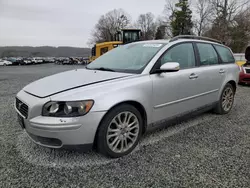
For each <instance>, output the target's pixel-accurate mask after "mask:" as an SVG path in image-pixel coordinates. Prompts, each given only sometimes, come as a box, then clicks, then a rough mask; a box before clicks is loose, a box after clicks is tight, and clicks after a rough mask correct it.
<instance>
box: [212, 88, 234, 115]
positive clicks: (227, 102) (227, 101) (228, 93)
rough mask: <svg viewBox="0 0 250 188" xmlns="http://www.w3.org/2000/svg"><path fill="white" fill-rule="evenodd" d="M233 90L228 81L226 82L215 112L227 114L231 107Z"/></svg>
mask: <svg viewBox="0 0 250 188" xmlns="http://www.w3.org/2000/svg"><path fill="white" fill-rule="evenodd" d="M234 95H235V90H234V88H233V86H232V85H231V84H230V83H227V84H226V86H225V87H224V89H223V91H222V94H221V96H220V101H219V102H218V104H217V106H216V108H215V112H216V113H217V114H227V113H229V112H230V110H231V109H232V107H233V103H234Z"/></svg>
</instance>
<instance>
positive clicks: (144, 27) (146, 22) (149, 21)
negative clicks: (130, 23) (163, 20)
mask: <svg viewBox="0 0 250 188" xmlns="http://www.w3.org/2000/svg"><path fill="white" fill-rule="evenodd" d="M136 26H137V27H138V28H139V29H141V31H142V39H143V40H151V39H153V38H154V35H155V32H156V23H155V20H154V15H153V14H152V13H151V12H148V13H146V14H141V15H139V17H138V20H137V22H136Z"/></svg>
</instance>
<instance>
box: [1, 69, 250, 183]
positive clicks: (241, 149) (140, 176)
mask: <svg viewBox="0 0 250 188" xmlns="http://www.w3.org/2000/svg"><path fill="white" fill-rule="evenodd" d="M77 67H78V68H79V67H80V68H82V66H75V67H74V66H61V65H52V64H48V65H37V66H27V67H24V66H20V67H19V66H18V67H0V187H4V188H5V187H250V119H249V113H250V100H249V98H250V87H247V86H245V87H241V86H240V87H239V88H238V91H237V95H236V101H235V105H234V108H233V110H232V111H231V113H230V114H228V115H224V116H218V115H215V114H211V113H205V114H203V115H201V116H199V117H195V118H192V119H190V120H188V121H186V122H184V123H181V124H178V125H174V126H171V127H168V128H166V129H164V130H162V131H156V132H153V133H148V134H146V135H145V136H144V137H143V139H142V141H141V142H140V144H139V146H138V147H137V148H136V150H135V151H134V152H133V153H132V154H130V155H128V156H126V157H123V158H120V159H115V160H114V159H107V158H105V157H103V156H100V155H98V154H96V153H94V152H90V153H81V152H75V151H74V152H73V151H65V150H52V149H48V148H43V147H40V146H37V145H35V144H33V143H32V142H31V141H30V140H29V139H28V138H27V136H26V134H25V133H24V132H23V131H22V130H21V129H20V128H19V125H18V124H17V122H16V113H15V110H14V108H13V102H14V97H15V95H16V93H17V92H18V91H19V90H20V89H21V88H22V87H23V86H25V85H26V84H28V83H30V82H32V81H34V80H36V79H38V78H42V77H44V76H48V75H51V74H54V73H57V72H62V71H66V70H70V69H74V68H77ZM62 81H63V80H62Z"/></svg>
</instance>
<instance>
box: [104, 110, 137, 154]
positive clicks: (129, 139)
mask: <svg viewBox="0 0 250 188" xmlns="http://www.w3.org/2000/svg"><path fill="white" fill-rule="evenodd" d="M139 129H140V127H139V120H138V118H137V117H136V115H135V114H133V113H132V112H128V111H126V112H121V113H119V114H118V115H116V116H115V117H114V118H113V119H112V121H111V122H110V124H109V126H108V130H107V135H106V139H107V144H108V147H109V149H110V150H112V151H113V152H115V153H124V152H126V151H128V150H129V149H130V148H131V147H132V146H133V145H134V144H135V142H136V140H137V138H138V136H139Z"/></svg>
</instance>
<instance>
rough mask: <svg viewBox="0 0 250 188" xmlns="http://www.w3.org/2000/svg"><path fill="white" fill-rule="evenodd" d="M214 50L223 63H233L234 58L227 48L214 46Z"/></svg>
mask: <svg viewBox="0 0 250 188" xmlns="http://www.w3.org/2000/svg"><path fill="white" fill-rule="evenodd" d="M215 48H216V50H217V51H218V53H219V55H220V57H221V60H222V61H223V63H234V61H235V60H234V57H233V55H232V53H231V51H230V50H229V49H228V48H225V47H223V46H217V45H216V46H215Z"/></svg>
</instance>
